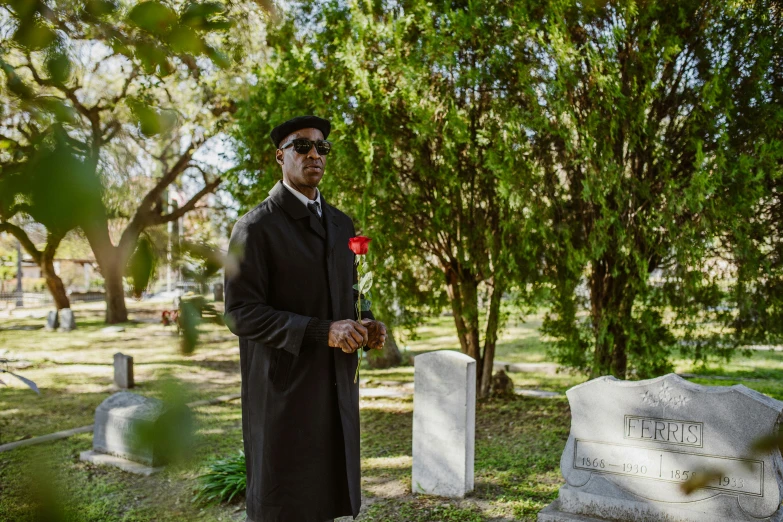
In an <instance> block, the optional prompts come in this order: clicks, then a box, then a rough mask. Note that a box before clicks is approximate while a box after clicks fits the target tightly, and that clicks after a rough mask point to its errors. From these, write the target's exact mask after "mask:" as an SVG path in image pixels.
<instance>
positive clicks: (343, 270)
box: [226, 116, 386, 522]
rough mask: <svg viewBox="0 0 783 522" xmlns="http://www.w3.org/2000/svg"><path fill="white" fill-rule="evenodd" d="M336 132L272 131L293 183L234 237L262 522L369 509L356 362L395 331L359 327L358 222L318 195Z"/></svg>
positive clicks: (254, 516) (294, 521)
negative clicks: (354, 247)
mask: <svg viewBox="0 0 783 522" xmlns="http://www.w3.org/2000/svg"><path fill="white" fill-rule="evenodd" d="M330 129H331V126H330V124H329V122H328V121H327V120H324V119H322V118H317V117H315V116H302V117H297V118H294V119H292V120H289V121H286V122H284V123H282V124H280V125H278V126H277V127H275V128H274V129H273V130H272V133H271V137H272V141H273V143H274V144H275V147H277V151H276V158H277V162H278V163H279V164H280V166H281V169H282V172H283V179H282V181H278V182H277V184H276V185H275V186H274V188H273V189H272V190H271V191H270V192H269V197H268V198H267V199H266V200H264V201H263V203H261V204H260V205H258V206H257V207H256V208H255V209H253V210H252V211H250V212H248V213H247V214H245V215H244V216H243V217H242V218H241V219H240V220H239V221H238V222H237V224H236V225H235V226H234V230H233V231H232V233H231V243H230V249H231V251H232V252H241V254H240V262H239V270H238V273H237V274H236V275H233V276H232V277H227V278H226V322H227V324H228V325H229V327H230V328H231V331H232V332H234V333H235V334H236V335H238V336H239V354H240V366H241V372H242V434H243V438H244V447H245V460H246V466H247V495H246V501H247V517H248V521H252V522H324V521H329V520H332V519H334V518H335V517H339V516H345V515H352V516H353V517H356V516H357V515H358V513H359V507H360V505H361V491H360V461H359V387H358V384H356V383H354V382H353V379H354V372H355V370H356V365H357V364H358V357H357V354H356V350H357V349H359V348H360V347H363V346H367V347H369V348H376V349H382V348H383V344H384V342H385V340H386V328H385V326H384V325H383V323H380V322H377V321H375V320H374V318H373V317H372V314H370V313H369V312H364V313H363V316H364V317H363V319H362V321H361V323H360V322H357V321H356V320H355V319H356V313H355V308H354V303H356V297H357V295H356V294H355V290H354V289H353V285H354V283H356V278H357V275H356V268H355V265H354V254H353V252H352V251H351V250H350V249H349V248H348V239H349V238H351V237H353V236H354V235H355V231H354V226H353V222H352V221H351V219H350V218H349V217H348V216H346V215H345V214H343V213H342V212H340V211H339V210H337V209H336V208H334V207H332V206H331V205H328V204H327V203H326V201H325V200H324V198H323V195H322V194H320V192H319V191H318V184H319V182H320V181H321V178H322V177H323V174H324V167H325V164H326V155H327V154H328V153H329V151H330V149H331V144H330V143H329V142H327V141H325V140H326V137H327V136H328V135H329V131H330ZM367 349H368V348H367Z"/></svg>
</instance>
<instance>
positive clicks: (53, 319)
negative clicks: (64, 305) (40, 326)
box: [46, 310, 60, 330]
mask: <svg viewBox="0 0 783 522" xmlns="http://www.w3.org/2000/svg"><path fill="white" fill-rule="evenodd" d="M58 326H60V321H59V320H58V319H57V310H52V311H51V312H49V313H48V314H46V329H47V330H56V329H57V327H58Z"/></svg>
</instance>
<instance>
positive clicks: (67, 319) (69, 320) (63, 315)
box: [58, 308, 76, 332]
mask: <svg viewBox="0 0 783 522" xmlns="http://www.w3.org/2000/svg"><path fill="white" fill-rule="evenodd" d="M58 316H59V319H60V328H59V330H60V331H61V332H70V331H71V330H75V329H76V318H75V317H74V316H73V310H71V309H70V308H63V309H62V310H60V312H59V313H58Z"/></svg>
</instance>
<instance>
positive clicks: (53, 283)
mask: <svg viewBox="0 0 783 522" xmlns="http://www.w3.org/2000/svg"><path fill="white" fill-rule="evenodd" d="M40 266H41V275H42V276H43V277H44V279H45V280H46V287H47V288H48V289H49V293H51V294H52V298H53V299H54V306H55V307H57V309H58V310H62V309H63V308H70V307H71V302H70V300H69V299H68V294H66V293H65V286H64V285H63V280H62V279H60V276H58V275H57V274H56V273H55V271H54V263H53V260H52V259H51V258H48V259H41V265H40Z"/></svg>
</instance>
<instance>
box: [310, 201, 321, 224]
mask: <svg viewBox="0 0 783 522" xmlns="http://www.w3.org/2000/svg"><path fill="white" fill-rule="evenodd" d="M307 208H308V209H310V212H312V213H313V214H315V217H317V218H318V219H319V220H320V219H321V216H319V215H318V211H319V210H321V204H320V203H318V202H317V201H311V202H309V203H308V204H307Z"/></svg>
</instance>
